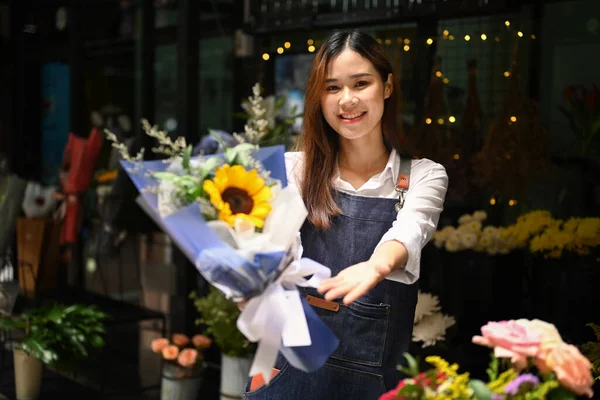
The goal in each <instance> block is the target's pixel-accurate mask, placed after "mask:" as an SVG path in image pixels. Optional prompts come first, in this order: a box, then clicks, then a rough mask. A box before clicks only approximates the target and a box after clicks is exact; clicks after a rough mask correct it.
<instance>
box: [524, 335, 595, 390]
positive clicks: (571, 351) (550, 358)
mask: <svg viewBox="0 0 600 400" xmlns="http://www.w3.org/2000/svg"><path fill="white" fill-rule="evenodd" d="M535 364H536V366H537V367H538V369H539V370H540V371H542V372H545V371H548V370H552V371H553V372H554V373H555V374H556V379H558V381H559V382H560V383H561V385H563V386H564V387H565V388H567V389H569V390H570V391H572V392H573V393H575V394H577V395H579V396H583V395H586V396H588V397H589V398H592V397H593V396H594V392H593V391H592V386H593V385H594V379H593V378H592V373H591V372H590V369H591V368H592V364H591V363H590V361H589V360H588V359H587V358H585V357H584V356H583V355H582V354H581V353H580V352H579V350H578V349H577V347H575V346H573V345H571V344H566V343H561V344H559V345H556V346H553V347H549V348H548V349H547V350H545V351H542V352H541V353H540V357H539V358H537V359H536V361H535Z"/></svg>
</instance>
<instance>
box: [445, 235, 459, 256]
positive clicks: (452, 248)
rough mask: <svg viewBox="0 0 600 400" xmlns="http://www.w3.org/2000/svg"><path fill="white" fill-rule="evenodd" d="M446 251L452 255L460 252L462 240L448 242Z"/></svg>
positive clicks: (452, 239)
mask: <svg viewBox="0 0 600 400" xmlns="http://www.w3.org/2000/svg"><path fill="white" fill-rule="evenodd" d="M445 249H446V250H447V251H449V252H451V253H454V252H456V251H459V250H460V238H459V239H458V240H456V239H455V238H451V239H449V240H447V241H446V244H445Z"/></svg>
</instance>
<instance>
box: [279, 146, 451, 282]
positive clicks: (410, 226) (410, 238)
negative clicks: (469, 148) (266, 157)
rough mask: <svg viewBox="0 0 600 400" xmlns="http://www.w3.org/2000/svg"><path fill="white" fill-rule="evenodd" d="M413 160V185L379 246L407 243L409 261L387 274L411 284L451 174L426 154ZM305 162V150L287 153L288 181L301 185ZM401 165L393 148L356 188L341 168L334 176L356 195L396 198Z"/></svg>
mask: <svg viewBox="0 0 600 400" xmlns="http://www.w3.org/2000/svg"><path fill="white" fill-rule="evenodd" d="M411 162H412V164H411V171H410V185H409V188H408V192H407V193H406V196H405V202H404V207H402V209H401V210H400V212H398V216H397V217H396V221H394V223H393V225H392V227H391V228H390V229H389V230H388V231H387V232H386V233H385V234H384V235H383V237H382V238H381V240H380V241H379V244H378V245H377V247H379V246H380V245H381V244H382V243H384V242H387V241H390V240H397V241H398V242H400V243H402V244H403V245H404V246H405V247H406V250H407V251H408V261H407V263H406V265H405V266H404V268H400V269H397V270H396V271H394V272H392V273H391V274H390V275H389V276H388V277H387V279H390V280H394V281H398V282H402V283H406V284H412V283H414V282H416V281H417V279H419V273H420V269H421V250H423V247H425V245H426V244H427V242H429V240H430V239H431V237H432V235H433V233H434V232H435V230H436V229H437V223H438V221H439V218H440V213H441V212H442V210H443V207H444V199H445V197H446V190H447V189H448V175H447V174H446V169H445V168H444V167H443V166H442V165H440V164H438V163H435V162H433V161H431V160H428V159H426V158H423V159H419V160H411ZM303 165H304V154H303V153H301V152H289V153H286V154H285V166H286V170H287V180H288V185H296V186H298V182H299V181H300V179H301V177H302V168H303ZM399 167H400V156H399V155H398V154H397V153H396V151H395V150H392V152H391V153H390V157H389V159H388V162H387V164H386V166H385V168H384V170H383V171H382V172H381V173H379V174H377V175H374V176H372V177H371V178H370V179H369V180H368V181H367V182H365V183H364V184H363V185H362V186H361V187H360V188H359V189H355V188H354V187H353V186H352V185H351V184H350V183H348V182H346V181H344V180H343V179H341V178H340V176H339V172H337V173H336V177H335V178H334V187H335V188H336V189H337V190H341V191H344V192H346V193H349V194H352V195H356V196H364V197H382V198H389V199H397V198H398V193H397V192H396V182H397V181H398V172H399ZM365 261H366V260H365Z"/></svg>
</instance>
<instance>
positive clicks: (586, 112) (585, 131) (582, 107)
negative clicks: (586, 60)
mask: <svg viewBox="0 0 600 400" xmlns="http://www.w3.org/2000/svg"><path fill="white" fill-rule="evenodd" d="M563 100H564V102H565V105H561V106H559V107H558V109H559V110H560V111H561V112H562V113H563V114H564V115H565V117H567V119H568V121H569V126H570V127H571V130H572V131H573V132H574V133H575V135H576V136H577V142H578V143H577V144H578V147H579V148H578V153H579V155H580V156H586V155H587V154H588V152H589V151H590V149H591V148H592V145H593V144H594V141H595V139H596V135H597V134H598V132H599V131H600V90H599V89H598V87H597V86H596V85H593V86H592V87H591V88H589V89H588V88H586V87H585V86H584V85H570V86H568V87H566V88H565V89H564V91H563Z"/></svg>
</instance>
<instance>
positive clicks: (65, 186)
mask: <svg viewBox="0 0 600 400" xmlns="http://www.w3.org/2000/svg"><path fill="white" fill-rule="evenodd" d="M102 142H103V136H102V134H101V133H100V131H99V130H98V129H97V128H93V129H92V132H91V133H90V136H89V137H88V138H83V137H79V136H77V135H75V134H73V133H69V140H68V141H67V145H66V146H65V151H64V153H63V165H62V169H63V171H66V173H67V175H66V177H65V178H64V179H63V180H62V181H61V185H62V191H63V193H65V194H66V195H67V196H66V199H65V202H66V212H65V217H64V221H63V224H62V232H61V240H60V242H61V244H67V243H75V242H77V239H78V236H79V225H80V219H81V203H80V201H79V198H78V196H79V195H81V194H83V193H84V192H85V191H86V190H87V189H88V188H89V187H90V184H91V182H92V178H93V177H94V170H95V168H96V162H97V161H98V156H99V155H100V150H101V149H102Z"/></svg>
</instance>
